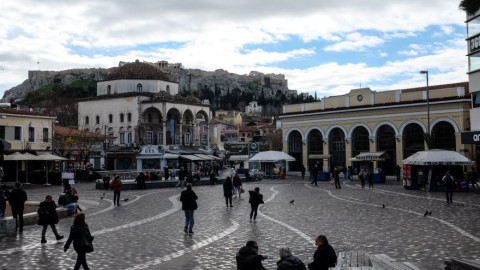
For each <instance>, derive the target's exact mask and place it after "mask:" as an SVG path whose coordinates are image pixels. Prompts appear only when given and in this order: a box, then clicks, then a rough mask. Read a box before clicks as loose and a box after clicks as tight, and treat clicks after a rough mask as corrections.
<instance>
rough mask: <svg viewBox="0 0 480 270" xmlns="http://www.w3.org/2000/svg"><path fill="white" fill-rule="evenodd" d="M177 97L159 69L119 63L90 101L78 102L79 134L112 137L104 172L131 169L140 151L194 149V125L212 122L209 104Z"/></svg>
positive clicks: (145, 64)
mask: <svg viewBox="0 0 480 270" xmlns="http://www.w3.org/2000/svg"><path fill="white" fill-rule="evenodd" d="M178 93H179V89H178V83H176V82H172V81H170V80H169V79H168V77H167V76H166V75H165V74H164V73H163V72H162V71H161V70H160V69H158V68H156V67H154V66H152V65H149V64H147V63H142V62H139V61H138V60H137V61H136V62H133V63H126V64H122V65H121V66H119V67H118V68H116V69H115V70H114V71H113V72H112V73H111V74H110V75H109V76H108V77H107V79H106V80H105V81H101V82H98V83H97V96H96V97H94V98H85V99H81V100H79V101H78V125H79V129H82V130H86V131H91V132H95V133H100V134H104V135H105V136H113V137H115V139H114V140H110V141H109V143H108V144H107V145H106V149H105V155H106V158H105V162H106V168H107V169H132V168H133V169H134V168H135V164H136V161H135V149H139V147H140V146H143V145H192V144H193V145H196V144H198V142H199V137H198V125H199V124H200V123H202V122H204V123H207V124H208V123H209V122H210V119H211V118H212V113H211V110H210V107H209V104H207V103H202V102H201V101H200V100H199V99H197V98H195V97H187V98H185V97H182V96H180V95H179V94H178Z"/></svg>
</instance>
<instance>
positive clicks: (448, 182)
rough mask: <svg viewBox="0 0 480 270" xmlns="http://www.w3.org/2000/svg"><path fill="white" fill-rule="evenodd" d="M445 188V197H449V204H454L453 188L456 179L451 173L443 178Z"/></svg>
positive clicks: (448, 172)
mask: <svg viewBox="0 0 480 270" xmlns="http://www.w3.org/2000/svg"><path fill="white" fill-rule="evenodd" d="M442 181H443V186H444V187H445V195H446V197H447V203H453V201H452V198H453V186H454V179H453V177H452V176H451V175H450V171H447V173H446V174H445V176H444V177H443V178H442Z"/></svg>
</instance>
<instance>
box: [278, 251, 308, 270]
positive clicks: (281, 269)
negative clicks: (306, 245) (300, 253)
mask: <svg viewBox="0 0 480 270" xmlns="http://www.w3.org/2000/svg"><path fill="white" fill-rule="evenodd" d="M278 253H279V255H280V260H279V261H278V262H277V266H278V267H277V270H306V269H307V268H306V267H305V264H304V263H303V262H302V261H301V260H300V259H299V258H297V257H295V256H293V255H292V252H291V251H290V249H289V248H288V247H281V248H280V249H279V250H278Z"/></svg>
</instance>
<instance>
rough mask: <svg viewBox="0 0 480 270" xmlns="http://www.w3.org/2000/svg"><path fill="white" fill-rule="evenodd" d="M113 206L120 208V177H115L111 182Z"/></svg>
mask: <svg viewBox="0 0 480 270" xmlns="http://www.w3.org/2000/svg"><path fill="white" fill-rule="evenodd" d="M112 189H113V205H115V204H116V205H117V206H120V192H121V191H122V181H121V180H120V176H118V175H117V176H116V177H115V178H114V179H113V181H112Z"/></svg>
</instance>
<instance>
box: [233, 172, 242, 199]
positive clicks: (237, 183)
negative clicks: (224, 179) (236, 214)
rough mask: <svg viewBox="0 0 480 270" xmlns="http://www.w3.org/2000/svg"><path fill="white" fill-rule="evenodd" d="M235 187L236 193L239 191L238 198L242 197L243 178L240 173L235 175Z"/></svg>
mask: <svg viewBox="0 0 480 270" xmlns="http://www.w3.org/2000/svg"><path fill="white" fill-rule="evenodd" d="M233 188H234V193H238V198H239V199H240V198H241V194H242V180H240V176H239V175H238V173H236V174H235V176H234V177H233Z"/></svg>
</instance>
